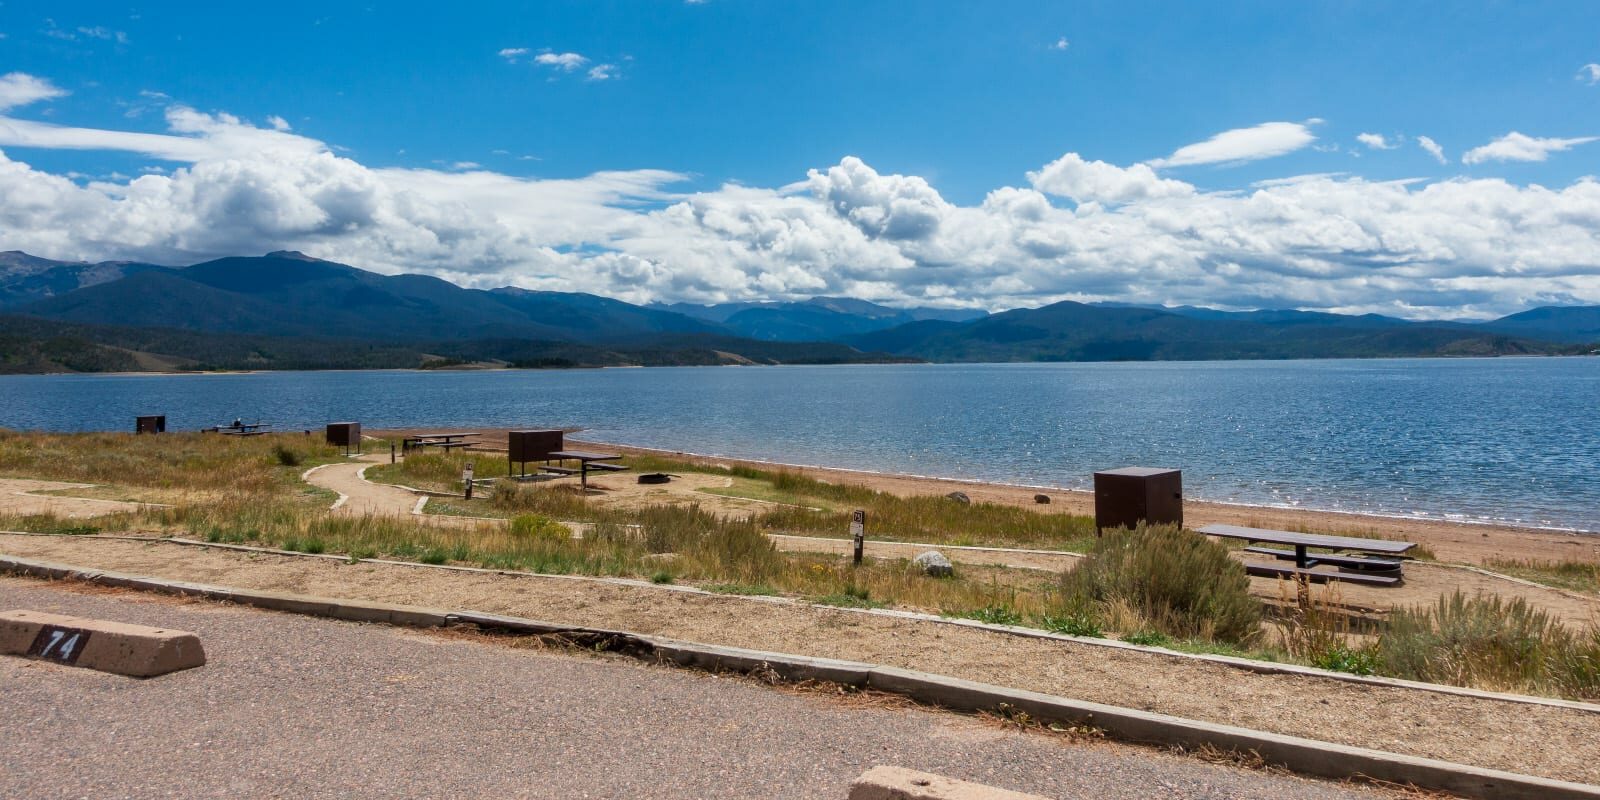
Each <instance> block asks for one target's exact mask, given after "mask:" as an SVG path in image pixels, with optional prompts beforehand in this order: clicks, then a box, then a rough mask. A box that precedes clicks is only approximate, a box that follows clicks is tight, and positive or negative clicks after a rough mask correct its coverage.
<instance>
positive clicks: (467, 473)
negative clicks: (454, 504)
mask: <svg viewBox="0 0 1600 800" xmlns="http://www.w3.org/2000/svg"><path fill="white" fill-rule="evenodd" d="M461 482H462V484H464V485H465V486H466V487H467V498H466V499H468V500H471V499H472V462H471V461H468V462H467V465H466V466H465V467H462V468H461Z"/></svg>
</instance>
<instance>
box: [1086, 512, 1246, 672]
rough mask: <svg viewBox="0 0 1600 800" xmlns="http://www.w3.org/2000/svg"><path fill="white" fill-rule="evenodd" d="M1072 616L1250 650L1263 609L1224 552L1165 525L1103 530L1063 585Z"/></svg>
mask: <svg viewBox="0 0 1600 800" xmlns="http://www.w3.org/2000/svg"><path fill="white" fill-rule="evenodd" d="M1061 599H1062V602H1063V603H1064V604H1065V605H1066V606H1067V608H1068V609H1069V610H1071V611H1079V612H1082V611H1090V612H1094V613H1096V614H1098V615H1100V616H1102V617H1106V618H1109V617H1113V616H1115V613H1114V611H1113V610H1114V609H1117V608H1126V609H1130V610H1131V611H1132V612H1134V613H1136V614H1137V615H1138V616H1139V617H1140V618H1141V619H1142V620H1143V622H1144V626H1145V627H1147V628H1149V629H1151V630H1156V631H1160V632H1162V633H1165V634H1167V635H1169V636H1172V637H1174V638H1177V639H1214V640H1219V641H1224V642H1229V643H1232V644H1239V645H1243V644H1248V643H1250V642H1253V641H1255V639H1256V638H1257V637H1258V636H1260V635H1261V602H1260V601H1259V600H1256V599H1255V598H1254V597H1251V596H1250V578H1249V576H1248V575H1246V574H1245V571H1244V566H1243V565H1241V564H1240V563H1239V562H1237V561H1235V560H1233V559H1232V558H1230V557H1229V556H1228V550H1227V548H1225V547H1223V546H1222V545H1220V544H1217V543H1216V542H1213V541H1211V540H1210V539H1207V538H1206V537H1204V536H1201V535H1199V534H1197V533H1192V532H1190V531H1186V530H1183V529H1181V528H1175V527H1171V526H1154V527H1145V526H1140V527H1139V528H1137V529H1135V530H1131V531H1130V530H1126V529H1118V530H1115V531H1106V533H1105V535H1104V536H1102V537H1101V538H1100V539H1098V540H1096V541H1095V543H1094V546H1093V547H1092V548H1091V549H1090V551H1089V554H1088V557H1087V558H1085V559H1083V563H1082V564H1080V565H1079V566H1078V568H1077V569H1075V570H1072V571H1071V572H1068V573H1066V574H1065V575H1064V576H1063V577H1062V579H1061Z"/></svg>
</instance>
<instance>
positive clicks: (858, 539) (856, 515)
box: [850, 509, 867, 567]
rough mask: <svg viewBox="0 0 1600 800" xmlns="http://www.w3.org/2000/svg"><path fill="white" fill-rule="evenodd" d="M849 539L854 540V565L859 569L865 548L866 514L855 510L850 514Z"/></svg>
mask: <svg viewBox="0 0 1600 800" xmlns="http://www.w3.org/2000/svg"><path fill="white" fill-rule="evenodd" d="M850 538H851V539H853V540H855V544H856V551H855V565H856V566H858V567H859V566H861V556H862V555H863V552H862V551H864V550H865V549H866V546H867V512H865V511H863V510H861V509H856V510H855V511H854V512H852V513H851V514H850Z"/></svg>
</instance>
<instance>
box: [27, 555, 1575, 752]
mask: <svg viewBox="0 0 1600 800" xmlns="http://www.w3.org/2000/svg"><path fill="white" fill-rule="evenodd" d="M0 552H7V553H13V554H16V555H19V556H24V557H35V558H41V559H47V560H52V561H57V562H61V563H67V564H74V565H79V566H84V567H96V568H100V569H107V570H117V571H124V572H131V573H135V574H143V575H153V576H159V577H165V578H172V579H181V580H191V581H198V582H204V583H215V584H220V585H225V586H239V587H246V588H254V589H264V590H271V591H285V592H295V593H301V594H312V595H324V596H331V597H348V598H362V599H370V600H377V601H382V602H389V603H400V604H410V605H420V606H430V607H434V608H447V609H472V610H478V611H487V612H495V613H504V614H511V615H517V616H524V617H532V618H535V619H542V620H548V621H553V622H564V623H568V624H576V625H588V626H595V627H609V628H616V629H624V630H631V631H636V632H639V633H646V634H657V635H664V636H669V637H673V638H678V639H684V640H689V641H697V642H706V643H713V644H722V645H731V646H735V647H747V648H752V649H759V650H772V651H778V652H787V653H801V654H807V655H816V656H825V657H832V658H841V659H847V660H854V661H864V662H869V663H876V664H887V665H892V666H899V667H905V668H909V669H917V670H923V671H927V672H933V673H937V674H941V675H950V676H954V677H960V678H966V679H969V680H976V681H981V682H984V683H992V684H998V685H1002V686H1010V687H1015V688H1021V689H1029V690H1034V691H1039V692H1045V693H1048V694H1055V695H1060V696H1065V697H1075V698H1080V699H1084V700H1091V701H1095V702H1101V703H1108V704H1111V705H1118V706H1123V707H1128V708H1140V709H1145V710H1150V711H1157V712H1161V713H1166V714H1173V715H1176V716H1180V717H1187V718H1190V719H1200V720H1207V721H1212V722H1220V723H1226V724H1231V725H1239V726H1242V727H1247V728H1254V729H1257V730H1265V731H1273V732H1278V733H1285V734H1291V735H1296V736H1306V737H1310V738H1316V739H1323V740H1326V741H1333V742H1339V743H1342V744H1350V745H1356V746H1361V747H1370V748H1374V749H1378V750H1386V751H1390V752H1397V753H1409V754H1413V755H1420V756H1427V757H1431V758H1440V759H1444V760H1447V761H1455V762H1460V763H1466V764H1477V765H1480V766H1485V767H1492V768H1496V769H1504V770H1510V771H1514V772H1521V773H1525V774H1531V775H1542V776H1545V777H1551V778H1559V779H1564V780H1575V781H1585V782H1591V783H1593V782H1596V781H1597V780H1600V715H1597V714H1594V713H1591V712H1587V711H1581V710H1574V709H1565V708H1551V707H1544V706H1534V705H1527V704H1520V703H1512V702H1507V701H1499V700H1487V699H1478V698H1468V697H1458V696H1452V695H1445V694H1438V693H1434V692H1426V691H1420V690H1411V689H1402V688H1391V687H1381V686H1369V685H1362V684H1353V683H1348V682H1344V681H1336V680H1331V679H1325V678H1312V677H1306V676H1292V675H1261V674H1257V673H1253V672H1246V671H1243V670H1239V669H1235V668H1231V667H1227V666H1224V665H1219V664H1213V663H1206V662H1199V661H1195V660H1192V659H1182V658H1176V657H1168V656H1161V655H1158V654H1149V653H1140V652H1130V651H1121V650H1113V649H1110V648H1104V647H1095V646H1092V645H1081V644H1074V643H1069V642H1056V641H1046V640H1033V639H1024V638H1019V637H1014V636H1006V635H1002V634H997V633H991V632H987V631H981V630H973V629H965V628H957V627H953V626H949V625H940V624H937V623H932V622H919V621H911V620H900V619H892V618H884V617H874V616H869V615H864V614H853V613H849V612H845V611H840V610H835V609H827V608H813V607H805V606H792V605H778V604H770V603H760V602H753V601H749V600H742V599H739V598H733V597H722V596H704V595H695V594H687V593H683V592H671V591H663V590H658V589H654V588H648V587H632V586H619V585H611V584H600V583H594V582H587V581H576V580H564V579H557V578H537V577H519V576H506V575H480V574H467V573H450V572H444V571H433V570H423V569H415V568H408V567H396V566H382V565H374V564H355V565H347V564H344V563H342V562H337V561H330V560H310V559H294V558H290V557H280V556H266V555H258V554H240V553H237V552H228V551H222V550H201V549H197V548H192V547H181V546H178V545H172V544H161V543H149V544H146V543H139V542H124V541H111V540H88V539H73V538H48V537H28V536H6V535H0Z"/></svg>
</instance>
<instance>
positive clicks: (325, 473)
mask: <svg viewBox="0 0 1600 800" xmlns="http://www.w3.org/2000/svg"><path fill="white" fill-rule="evenodd" d="M380 462H381V460H380V458H379V457H378V456H377V455H372V454H368V455H364V456H361V457H360V458H358V459H356V460H353V461H348V462H338V463H333V464H324V465H322V466H320V467H313V468H311V469H309V470H306V471H305V473H304V474H303V475H302V476H301V477H302V478H304V479H305V481H306V482H307V483H309V484H311V485H312V486H318V487H321V488H323V489H327V490H329V491H333V492H337V493H338V494H339V498H340V499H339V500H338V501H335V504H334V508H333V510H334V511H336V512H338V513H341V514H354V515H356V516H362V515H365V514H373V515H378V516H407V515H410V514H411V513H412V512H413V510H415V509H416V508H417V500H418V498H419V495H417V494H414V493H412V492H409V491H406V490H405V489H401V488H398V487H395V486H389V485H387V484H382V483H373V482H371V481H369V480H367V479H366V478H363V477H362V476H361V471H362V470H364V469H366V468H367V467H370V466H372V465H373V464H378V463H380Z"/></svg>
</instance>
